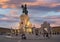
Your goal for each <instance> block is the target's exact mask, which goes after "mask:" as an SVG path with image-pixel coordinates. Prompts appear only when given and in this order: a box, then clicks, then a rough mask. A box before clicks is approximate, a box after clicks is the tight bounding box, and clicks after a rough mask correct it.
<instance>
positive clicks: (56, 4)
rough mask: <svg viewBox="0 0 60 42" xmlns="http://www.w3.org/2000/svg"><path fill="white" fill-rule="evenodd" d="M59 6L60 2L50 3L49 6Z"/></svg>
mask: <svg viewBox="0 0 60 42" xmlns="http://www.w3.org/2000/svg"><path fill="white" fill-rule="evenodd" d="M57 6H60V3H51V4H50V5H49V7H51V8H53V7H57Z"/></svg>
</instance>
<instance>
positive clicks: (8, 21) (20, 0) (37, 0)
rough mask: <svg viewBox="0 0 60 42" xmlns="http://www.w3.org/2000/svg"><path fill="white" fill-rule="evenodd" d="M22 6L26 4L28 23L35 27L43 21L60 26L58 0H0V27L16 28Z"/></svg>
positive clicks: (59, 3) (59, 5) (59, 2)
mask: <svg viewBox="0 0 60 42" xmlns="http://www.w3.org/2000/svg"><path fill="white" fill-rule="evenodd" d="M22 4H27V7H28V11H29V17H30V21H31V23H32V24H33V25H35V26H36V27H40V24H42V23H43V22H44V21H48V22H49V23H50V24H51V26H60V0H0V27H7V28H10V27H14V28H16V27H18V23H19V21H20V20H19V16H20V15H21V14H22V9H21V5H22Z"/></svg>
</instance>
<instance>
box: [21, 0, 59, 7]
mask: <svg viewBox="0 0 60 42" xmlns="http://www.w3.org/2000/svg"><path fill="white" fill-rule="evenodd" d="M49 1H50V0H49ZM49 1H48V0H36V1H35V2H23V3H22V4H27V5H28V6H45V7H50V8H53V7H57V6H60V3H57V2H56V3H55V2H49Z"/></svg>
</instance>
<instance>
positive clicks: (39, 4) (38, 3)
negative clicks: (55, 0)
mask: <svg viewBox="0 0 60 42" xmlns="http://www.w3.org/2000/svg"><path fill="white" fill-rule="evenodd" d="M22 4H27V5H28V6H44V5H45V4H47V2H44V0H42V1H40V0H36V1H35V2H23V3H22Z"/></svg>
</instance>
